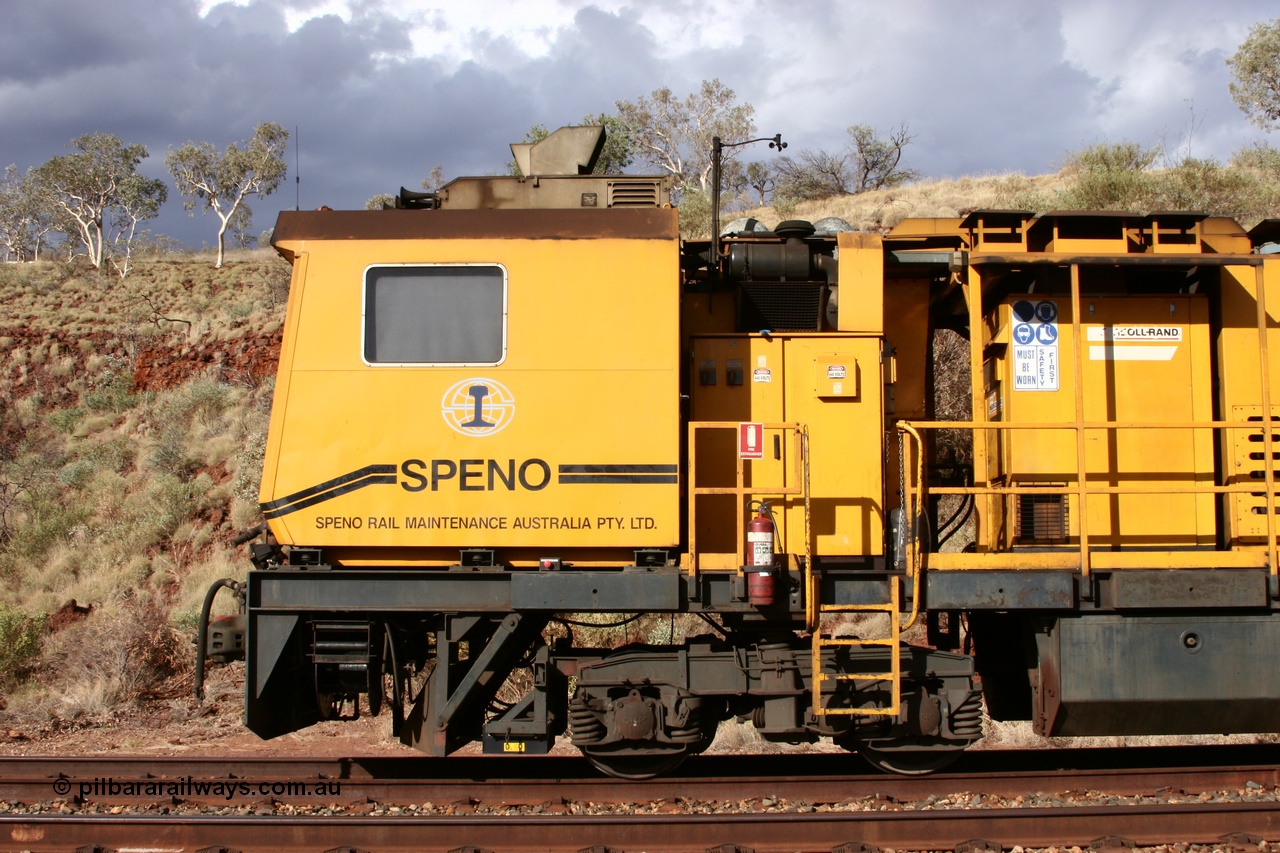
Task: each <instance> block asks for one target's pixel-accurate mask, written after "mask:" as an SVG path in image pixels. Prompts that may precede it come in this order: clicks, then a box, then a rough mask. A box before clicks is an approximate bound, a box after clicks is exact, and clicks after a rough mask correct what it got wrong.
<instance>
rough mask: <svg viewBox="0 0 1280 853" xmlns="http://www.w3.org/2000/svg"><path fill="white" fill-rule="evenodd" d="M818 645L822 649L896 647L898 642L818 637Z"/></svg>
mask: <svg viewBox="0 0 1280 853" xmlns="http://www.w3.org/2000/svg"><path fill="white" fill-rule="evenodd" d="M818 645H820V646H822V647H823V648H826V647H828V646H896V645H898V640H897V639H895V638H894V637H884V638H880V639H874V640H863V639H859V638H857V637H819V638H818Z"/></svg>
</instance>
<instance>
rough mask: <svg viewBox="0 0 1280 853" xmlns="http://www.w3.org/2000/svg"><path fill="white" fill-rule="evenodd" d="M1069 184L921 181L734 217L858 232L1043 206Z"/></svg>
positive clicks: (1053, 179) (1010, 179)
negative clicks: (914, 220) (832, 221)
mask: <svg viewBox="0 0 1280 853" xmlns="http://www.w3.org/2000/svg"><path fill="white" fill-rule="evenodd" d="M1066 185H1067V178H1065V177H1063V176H1061V175H1056V174H1054V175H1039V176H1035V177H1027V176H1025V175H1020V174H1007V175H991V176H987V177H978V178H960V179H957V180H943V181H936V182H932V183H925V182H920V183H914V184H908V185H907V186H902V187H895V188H894V189H890V190H873V191H871V192H865V193H859V194H857V195H849V196H836V197H833V198H828V199H823V200H821V201H805V202H800V203H799V204H797V205H795V206H794V207H792V206H781V207H773V206H768V207H758V208H753V209H750V210H747V211H745V212H744V213H741V214H735V215H744V216H752V217H754V218H756V219H759V220H760V221H762V222H764V223H765V224H766V225H769V226H772V225H775V224H777V223H778V222H779V221H781V220H784V219H807V220H809V221H810V222H816V221H818V220H819V219H822V218H824V217H827V216H837V217H839V218H841V219H843V220H845V221H846V222H848V223H849V224H850V225H851V226H853V228H854V230H857V231H878V230H885V229H889V228H892V227H893V226H894V225H897V224H898V223H899V222H901V221H902V220H903V219H907V218H911V217H943V218H948V217H963V216H965V215H967V214H968V213H969V212H970V211H973V210H983V209H1008V208H1025V207H1029V206H1030V207H1039V206H1040V204H1039V203H1042V202H1043V200H1045V199H1048V198H1051V197H1052V196H1053V194H1054V193H1055V192H1058V191H1061V190H1063V189H1064V188H1065V187H1066Z"/></svg>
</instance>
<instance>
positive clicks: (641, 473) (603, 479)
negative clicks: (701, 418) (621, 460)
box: [559, 465, 680, 486]
mask: <svg viewBox="0 0 1280 853" xmlns="http://www.w3.org/2000/svg"><path fill="white" fill-rule="evenodd" d="M559 472H560V478H559V483H560V485H562V486H565V485H575V484H578V485H580V484H595V485H604V484H608V483H665V484H671V483H678V482H680V476H679V475H680V466H678V465H561V466H559Z"/></svg>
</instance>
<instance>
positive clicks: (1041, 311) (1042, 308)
mask: <svg viewBox="0 0 1280 853" xmlns="http://www.w3.org/2000/svg"><path fill="white" fill-rule="evenodd" d="M1036 319H1037V320H1039V321H1040V322H1041V323H1052V322H1053V321H1054V320H1056V319H1058V304H1057V303H1056V302H1039V303H1037V304H1036Z"/></svg>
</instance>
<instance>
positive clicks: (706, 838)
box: [0, 803, 1280, 853]
mask: <svg viewBox="0 0 1280 853" xmlns="http://www.w3.org/2000/svg"><path fill="white" fill-rule="evenodd" d="M1233 835H1234V836H1235V837H1237V838H1239V837H1242V836H1252V837H1254V838H1262V839H1276V838H1280V809H1277V808H1276V807H1275V805H1274V804H1258V803H1208V804H1202V805H1196V806H1192V807H1185V806H1176V807H1175V806H1129V807H1123V806H1119V807H1117V806H1111V807H1088V808H1047V809H985V810H984V809H969V810H934V811H907V812H888V813H883V812H821V813H810V814H795V813H791V814H733V815H723V814H717V815H592V816H586V817H578V816H574V817H565V816H533V817H528V816H521V817H490V816H475V815H471V816H465V817H401V816H377V817H357V818H332V817H280V816H259V815H250V816H227V817H205V816H191V815H183V816H165V817H151V816H125V815H122V816H112V817H101V816H83V815H51V816H45V815H40V816H23V815H5V816H0V839H3V840H2V841H0V846H3V847H6V848H7V849H23V850H29V851H32V853H42V852H43V851H68V850H72V849H76V848H78V847H79V848H87V847H91V846H92V847H93V848H94V849H110V850H119V849H122V848H134V849H137V848H139V847H145V848H147V849H149V850H194V849H198V848H202V847H206V848H213V849H227V850H236V851H241V853H252V851H260V850H261V851H268V850H270V851H293V850H299V851H301V850H308V851H320V850H327V849H334V848H338V847H343V848H347V849H351V848H355V849H361V850H369V851H374V853H393V851H408V850H413V851H435V850H438V851H453V850H459V849H476V848H479V849H485V850H492V851H495V853H505V852H506V851H511V853H524V851H535V850H537V851H584V850H591V849H607V850H614V851H619V852H620V853H623V851H641V850H648V851H654V850H660V851H666V853H682V851H698V853H701V851H709V850H712V849H719V850H724V849H730V850H752V851H755V853H773V851H834V850H836V849H837V848H840V849H845V850H848V849H851V848H850V847H843V848H841V845H855V844H862V845H866V846H870V847H892V848H894V849H896V850H939V849H957V848H959V847H961V846H962V845H964V844H965V843H966V842H972V841H973V840H975V839H982V840H984V841H986V842H989V843H990V845H989V846H988V847H987V849H996V848H997V847H1000V848H1006V849H1007V848H1009V847H1011V846H1013V845H1015V844H1020V845H1022V846H1034V847H1047V846H1081V847H1087V846H1089V845H1090V844H1091V843H1093V842H1095V841H1097V840H1098V839H1103V838H1111V839H1113V841H1112V842H1111V844H1113V845H1114V844H1118V843H1124V842H1117V841H1115V840H1114V839H1117V838H1123V839H1127V840H1128V842H1129V843H1132V844H1136V845H1139V846H1151V845H1159V844H1171V843H1179V842H1181V843H1191V844H1212V843H1221V842H1222V840H1223V839H1224V838H1226V837H1228V836H1233ZM11 845H12V846H11Z"/></svg>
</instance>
